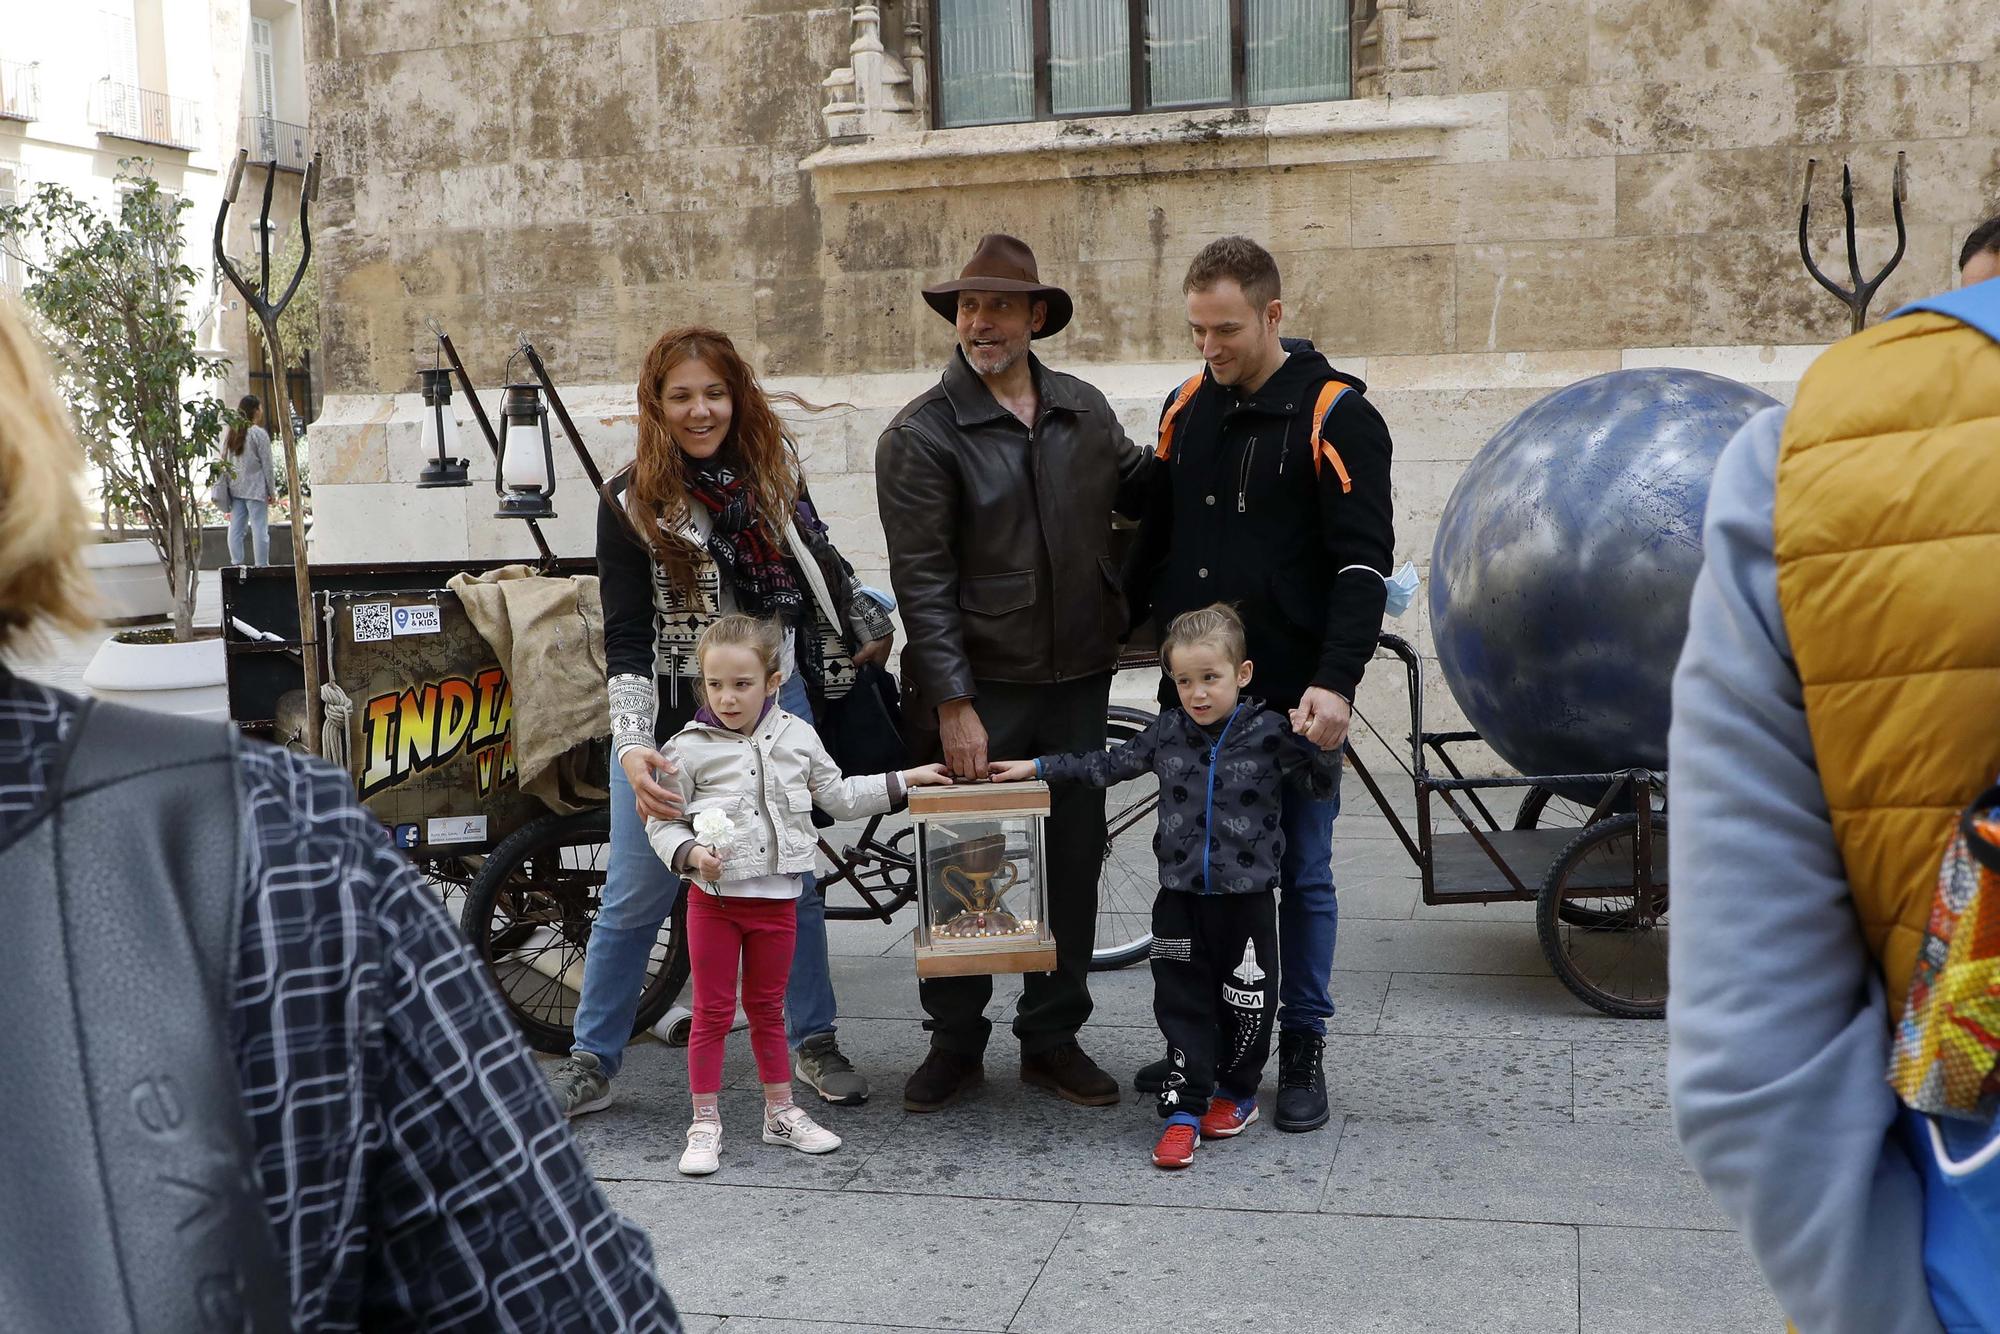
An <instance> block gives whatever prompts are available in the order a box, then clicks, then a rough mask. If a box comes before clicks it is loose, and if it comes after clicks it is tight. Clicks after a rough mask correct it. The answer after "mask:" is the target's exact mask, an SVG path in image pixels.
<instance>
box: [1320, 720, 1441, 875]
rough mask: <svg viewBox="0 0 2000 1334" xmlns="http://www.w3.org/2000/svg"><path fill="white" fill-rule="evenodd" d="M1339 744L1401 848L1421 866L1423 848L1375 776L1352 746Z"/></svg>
mask: <svg viewBox="0 0 2000 1334" xmlns="http://www.w3.org/2000/svg"><path fill="white" fill-rule="evenodd" d="M1340 744H1341V750H1342V752H1343V753H1344V754H1345V755H1346V756H1347V763H1348V766H1349V767H1350V768H1352V769H1353V770H1354V772H1355V773H1356V774H1358V775H1360V778H1361V785H1362V786H1363V787H1365V788H1367V789H1368V795H1369V796H1371V797H1373V798H1375V805H1376V806H1377V807H1379V808H1380V809H1381V811H1382V815H1383V817H1384V818H1386V819H1387V820H1388V821H1389V827H1390V828H1391V829H1394V830H1395V831H1396V837H1397V838H1399V839H1401V840H1402V843H1403V850H1404V851H1405V852H1407V853H1409V854H1410V860H1411V861H1413V862H1415V863H1417V865H1419V866H1422V865H1423V863H1424V854H1423V849H1422V848H1420V847H1419V846H1418V845H1417V841H1416V840H1415V839H1413V838H1411V837H1410V831H1409V830H1408V829H1407V828H1405V827H1404V825H1403V821H1402V818H1401V817H1400V816H1398V815H1397V814H1396V812H1395V810H1394V809H1392V808H1391V807H1390V805H1389V798H1388V795H1387V794H1386V793H1384V792H1383V791H1382V789H1381V787H1380V786H1379V785H1378V784H1377V783H1376V782H1375V776H1374V775H1373V774H1371V773H1369V772H1368V766H1367V765H1365V764H1363V763H1362V762H1361V756H1360V755H1359V754H1357V753H1356V752H1355V749H1354V747H1353V746H1351V745H1349V744H1348V743H1347V742H1345V741H1343V742H1341V743H1340Z"/></svg>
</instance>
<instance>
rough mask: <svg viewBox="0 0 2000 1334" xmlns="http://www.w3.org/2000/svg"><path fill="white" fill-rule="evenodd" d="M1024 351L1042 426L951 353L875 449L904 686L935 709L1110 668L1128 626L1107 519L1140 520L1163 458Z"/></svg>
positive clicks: (1100, 399) (1097, 397) (1101, 404)
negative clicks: (1017, 412)
mask: <svg viewBox="0 0 2000 1334" xmlns="http://www.w3.org/2000/svg"><path fill="white" fill-rule="evenodd" d="M1028 360H1029V364H1030V366H1031V368H1032V369H1033V372H1034V376H1035V387H1036V391H1037V394H1038V396H1039V397H1040V398H1041V412H1040V415H1039V417H1038V418H1037V420H1036V422H1035V426H1034V429H1033V430H1032V431H1031V430H1029V429H1028V427H1026V426H1024V425H1023V424H1022V423H1021V421H1020V420H1019V419H1018V418H1016V417H1015V416H1014V414H1013V413H1011V412H1009V411H1008V410H1007V409H1006V408H1004V407H1002V406H1000V403H999V401H998V400H997V399H995V398H994V397H993V395H992V393H991V392H990V391H988V390H987V388H986V385H985V383H984V382H983V381H981V380H980V378H979V377H978V376H977V375H976V374H974V373H973V370H972V368H971V367H970V366H968V365H967V364H966V362H965V356H964V354H963V353H960V352H957V351H954V352H953V353H952V358H951V364H950V365H948V366H946V367H945V371H944V378H943V379H942V380H941V381H939V383H938V384H937V386H936V387H934V388H932V389H931V390H929V391H928V392H926V393H924V394H922V395H920V396H919V397H918V398H916V399H915V400H914V401H912V402H911V403H910V404H909V405H908V406H906V407H905V408H904V409H903V410H902V411H901V412H900V413H898V414H897V415H896V419H895V420H894V421H892V422H890V423H889V427H888V429H887V430H885V431H884V432H883V433H882V439H881V442H880V443H879V444H878V445H877V446H876V450H875V494H876V499H877V502H878V504H879V506H880V509H881V514H882V527H883V529H884V531H885V532H886V533H887V535H888V539H889V577H890V580H891V582H892V583H894V585H895V588H896V596H897V598H899V599H900V600H901V602H902V612H903V625H904V628H905V629H906V630H907V631H908V639H907V641H906V647H905V648H904V649H903V680H904V686H905V688H906V689H907V690H909V691H911V692H912V693H914V694H915V695H916V696H917V697H918V698H920V699H921V700H922V702H923V705H924V707H926V708H929V709H935V708H936V707H937V706H938V705H939V704H942V703H944V702H945V701H947V700H953V699H962V698H965V697H967V696H971V695H976V694H977V693H978V691H977V688H976V687H975V685H974V682H976V681H1008V682H1015V683H1021V684H1031V685H1033V684H1047V683H1050V682H1056V681H1069V680H1073V679H1075V678H1077V677H1083V676H1091V675H1094V674H1096V673H1099V672H1108V671H1110V670H1111V669H1112V667H1113V665H1114V664H1115V663H1116V661H1117V658H1118V645H1119V643H1120V641H1122V640H1123V639H1124V638H1125V633H1126V629H1127V626H1128V624H1129V622H1128V617H1127V613H1126V606H1125V597H1124V593H1123V592H1122V590H1121V589H1120V587H1119V570H1118V566H1117V564H1116V562H1115V561H1114V560H1113V558H1112V554H1111V515H1112V511H1113V510H1114V509H1116V510H1117V511H1118V512H1120V513H1123V514H1126V515H1130V516H1134V517H1136V515H1137V511H1138V508H1139V506H1140V504H1141V502H1142V499H1143V497H1142V494H1141V492H1142V489H1143V488H1142V485H1141V483H1142V481H1143V479H1144V477H1145V475H1146V473H1147V471H1148V470H1149V469H1150V468H1151V466H1152V462H1153V456H1152V455H1151V454H1150V453H1148V452H1147V451H1145V450H1143V449H1141V448H1140V447H1139V446H1137V445H1135V444H1133V443H1132V440H1131V438H1130V437H1128V436H1127V435H1126V434H1125V430H1124V428H1123V427H1121V426H1120V425H1119V424H1118V418H1117V416H1116V414H1114V413H1113V412H1112V411H1111V405H1110V404H1109V403H1107V402H1106V401H1105V398H1104V395H1103V394H1101V393H1099V392H1098V391H1097V390H1096V389H1094V388H1092V387H1091V386H1090V385H1088V384H1086V383H1084V382H1083V381H1082V380H1079V379H1077V378H1076V377H1075V376H1073V375H1064V374H1062V373H1061V372H1060V371H1052V370H1050V369H1049V368H1048V367H1046V366H1044V365H1043V364H1042V363H1041V362H1040V361H1038V360H1036V359H1035V358H1034V356H1033V355H1032V354H1030V356H1029V358H1028Z"/></svg>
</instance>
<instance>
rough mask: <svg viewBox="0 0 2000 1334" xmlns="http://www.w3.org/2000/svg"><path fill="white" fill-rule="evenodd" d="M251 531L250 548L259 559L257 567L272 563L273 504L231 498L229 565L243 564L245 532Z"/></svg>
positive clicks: (256, 561) (238, 497)
mask: <svg viewBox="0 0 2000 1334" xmlns="http://www.w3.org/2000/svg"><path fill="white" fill-rule="evenodd" d="M246 527H247V528H248V529H249V530H250V547H251V551H252V554H254V555H255V556H256V557H257V559H256V560H255V561H253V562H252V564H256V565H269V564H270V563H271V502H270V501H268V500H246V499H245V498H244V497H242V496H231V497H230V498H229V563H230V564H231V565H241V564H242V563H243V530H244V529H245V528H246Z"/></svg>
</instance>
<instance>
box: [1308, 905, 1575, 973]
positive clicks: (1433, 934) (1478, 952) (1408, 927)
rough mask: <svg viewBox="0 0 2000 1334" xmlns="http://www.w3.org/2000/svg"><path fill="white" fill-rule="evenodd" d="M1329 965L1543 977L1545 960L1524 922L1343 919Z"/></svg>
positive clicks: (1532, 931) (1532, 930)
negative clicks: (1353, 920) (1347, 920)
mask: <svg viewBox="0 0 2000 1334" xmlns="http://www.w3.org/2000/svg"><path fill="white" fill-rule="evenodd" d="M1333 962H1334V966H1335V967H1336V968H1350V969H1355V970H1357V971H1360V972H1368V973H1383V972H1388V973H1513V974H1517V975H1519V976H1523V977H1547V976H1548V975H1549V964H1548V960H1546V959H1544V958H1543V957H1542V947H1541V946H1540V945H1539V944H1537V943H1536V941H1535V928H1534V926H1533V924H1532V923H1528V922H1441V921H1411V922H1394V921H1382V920H1370V919H1368V918H1362V919H1361V920H1359V921H1356V922H1354V923H1352V924H1345V923H1344V924H1343V925H1342V929H1341V932H1340V939H1339V943H1338V945H1337V946H1336V947H1335V950H1334V959H1333Z"/></svg>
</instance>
